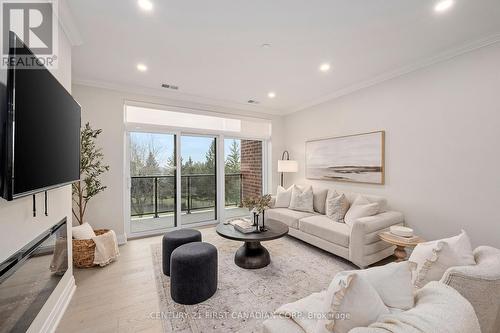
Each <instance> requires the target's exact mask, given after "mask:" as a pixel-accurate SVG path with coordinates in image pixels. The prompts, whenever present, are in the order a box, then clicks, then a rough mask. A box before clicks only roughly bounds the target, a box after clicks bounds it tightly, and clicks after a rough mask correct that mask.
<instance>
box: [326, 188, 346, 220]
mask: <svg viewBox="0 0 500 333" xmlns="http://www.w3.org/2000/svg"><path fill="white" fill-rule="evenodd" d="M348 210H349V201H348V200H347V198H346V196H345V194H342V195H339V194H338V193H337V192H336V191H329V192H328V196H327V197H326V216H328V217H329V218H331V219H332V220H334V221H335V222H341V223H344V217H345V214H346V213H347V211H348Z"/></svg>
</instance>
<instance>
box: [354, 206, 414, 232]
mask: <svg viewBox="0 0 500 333" xmlns="http://www.w3.org/2000/svg"><path fill="white" fill-rule="evenodd" d="M404 221H405V219H404V216H403V214H401V213H400V212H394V211H389V212H384V213H381V214H377V215H373V216H367V217H362V218H360V219H357V220H356V221H355V222H354V224H353V226H352V230H351V235H352V234H353V233H360V234H369V233H372V232H375V231H382V230H384V229H387V228H389V227H390V226H392V225H396V224H401V223H404Z"/></svg>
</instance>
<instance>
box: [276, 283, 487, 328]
mask: <svg viewBox="0 0 500 333" xmlns="http://www.w3.org/2000/svg"><path fill="white" fill-rule="evenodd" d="M324 297H325V292H321V293H315V294H312V295H310V296H308V297H306V298H303V299H301V300H298V301H297V302H294V303H290V304H285V305H283V306H282V307H280V308H279V309H278V310H276V312H275V314H277V315H280V316H286V317H288V318H290V319H291V320H293V321H294V322H295V323H296V324H297V325H299V326H300V327H301V328H302V329H303V330H304V331H305V332H306V333H314V331H315V327H316V322H317V320H315V319H309V318H308V314H310V313H316V314H317V313H321V311H322V308H321V306H322V304H323V299H324ZM362 306H363V305H362V304H360V307H361V308H362ZM349 333H481V329H480V328H479V322H478V319H477V316H476V313H475V312H474V309H473V308H472V305H471V304H470V303H469V302H468V301H467V300H466V299H465V298H464V297H462V295H460V294H459V293H458V292H457V291H456V290H455V289H453V288H452V287H450V286H447V285H445V284H443V283H440V282H437V281H434V282H430V283H428V284H427V285H426V286H425V287H423V288H422V289H420V290H418V291H417V293H416V296H415V307H414V308H412V309H410V310H408V311H401V312H399V311H396V312H394V313H391V314H387V315H383V316H381V317H380V318H379V319H378V321H377V322H376V323H374V324H371V325H370V326H369V327H358V328H354V329H352V330H350V331H349Z"/></svg>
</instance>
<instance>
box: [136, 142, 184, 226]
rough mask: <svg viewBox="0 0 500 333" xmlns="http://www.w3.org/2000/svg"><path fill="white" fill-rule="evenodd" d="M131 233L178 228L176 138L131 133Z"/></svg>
mask: <svg viewBox="0 0 500 333" xmlns="http://www.w3.org/2000/svg"><path fill="white" fill-rule="evenodd" d="M129 146H130V149H129V152H130V232H131V233H133V234H134V233H147V232H150V231H153V230H157V229H166V228H172V227H175V225H176V222H175V221H176V184H177V182H176V153H175V152H176V148H175V147H176V135H173V134H158V133H141V132H130V145H129Z"/></svg>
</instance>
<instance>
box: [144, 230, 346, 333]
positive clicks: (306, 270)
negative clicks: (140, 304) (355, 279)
mask: <svg viewBox="0 0 500 333" xmlns="http://www.w3.org/2000/svg"><path fill="white" fill-rule="evenodd" d="M201 231H202V237H203V241H204V242H208V243H211V244H213V245H215V246H216V247H217V250H218V260H219V282H218V289H217V292H216V293H215V294H214V295H213V296H212V297H211V298H210V299H208V300H207V301H205V302H203V303H200V304H196V305H181V304H177V303H175V302H174V301H173V300H172V298H171V297H170V278H169V277H168V276H165V275H163V273H162V265H161V244H153V245H152V246H151V251H152V255H153V264H154V270H155V279H156V287H157V290H158V294H159V297H160V299H159V302H160V313H159V314H158V315H157V316H155V317H156V318H157V319H158V320H161V321H162V324H163V329H164V332H176V333H180V332H182V333H187V332H195V333H201V332H203V333H205V332H217V333H224V332H228V333H229V332H231V333H233V332H261V331H262V323H263V322H264V320H265V319H267V318H269V316H271V315H272V313H273V311H274V310H276V309H277V308H278V307H279V306H281V305H282V304H285V303H290V302H294V301H296V300H298V299H300V298H303V297H305V296H308V295H310V294H311V293H314V292H318V291H321V290H324V289H326V288H327V287H328V285H329V284H330V282H331V280H332V278H333V276H334V275H335V274H336V273H338V272H340V271H343V270H349V269H355V266H354V265H352V264H351V263H349V262H348V261H346V260H344V259H341V258H339V257H336V256H334V255H332V254H330V253H327V252H325V251H322V250H320V249H318V248H316V247H314V246H311V245H309V244H307V243H304V242H302V241H300V240H297V239H295V238H293V237H290V236H286V237H283V238H281V239H277V240H273V241H269V242H263V245H264V246H265V247H266V248H267V249H268V251H269V252H270V254H271V264H270V265H269V266H267V267H265V268H261V269H256V270H247V269H243V268H240V267H238V266H236V265H235V263H234V253H235V252H236V250H237V249H238V248H239V247H240V246H241V245H242V244H243V243H242V242H237V241H231V240H228V239H225V238H222V237H220V236H219V235H217V233H216V232H215V228H210V229H202V230H201Z"/></svg>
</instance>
